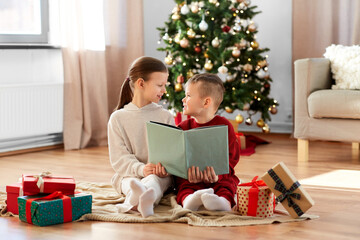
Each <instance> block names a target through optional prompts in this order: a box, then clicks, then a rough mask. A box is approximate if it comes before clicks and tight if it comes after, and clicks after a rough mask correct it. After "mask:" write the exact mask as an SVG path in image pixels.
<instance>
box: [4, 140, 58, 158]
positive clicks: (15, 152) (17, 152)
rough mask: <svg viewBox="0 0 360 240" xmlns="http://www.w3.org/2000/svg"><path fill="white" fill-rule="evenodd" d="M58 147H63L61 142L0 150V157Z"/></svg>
mask: <svg viewBox="0 0 360 240" xmlns="http://www.w3.org/2000/svg"><path fill="white" fill-rule="evenodd" d="M60 148H64V144H62V143H61V144H56V145H52V146H44V147H36V148H27V149H21V150H15V151H9V152H0V157H6V156H12V155H17V154H23V153H31V152H40V151H45V150H53V149H60Z"/></svg>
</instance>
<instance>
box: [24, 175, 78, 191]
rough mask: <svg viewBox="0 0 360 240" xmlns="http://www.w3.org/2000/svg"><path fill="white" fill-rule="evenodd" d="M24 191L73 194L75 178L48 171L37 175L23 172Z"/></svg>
mask: <svg viewBox="0 0 360 240" xmlns="http://www.w3.org/2000/svg"><path fill="white" fill-rule="evenodd" d="M22 183H23V188H24V191H26V192H32V193H53V192H55V191H61V192H63V193H64V194H67V195H69V194H74V190H75V180H74V178H73V177H72V176H52V175H51V173H49V172H44V173H41V174H39V175H34V174H23V176H22Z"/></svg>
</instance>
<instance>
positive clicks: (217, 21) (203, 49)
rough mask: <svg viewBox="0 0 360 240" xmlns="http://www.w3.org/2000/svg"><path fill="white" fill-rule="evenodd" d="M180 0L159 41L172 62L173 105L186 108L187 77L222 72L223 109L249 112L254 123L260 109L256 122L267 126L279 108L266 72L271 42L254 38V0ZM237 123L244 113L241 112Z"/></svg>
mask: <svg viewBox="0 0 360 240" xmlns="http://www.w3.org/2000/svg"><path fill="white" fill-rule="evenodd" d="M175 4H176V6H175V7H174V9H173V11H172V14H170V16H169V20H168V21H167V22H165V27H164V28H158V30H159V31H160V41H159V43H161V41H163V42H164V43H165V45H166V46H165V47H162V48H158V50H159V51H166V57H165V60H164V61H165V63H166V64H168V65H169V83H170V84H169V85H168V86H167V94H166V97H165V99H166V101H167V102H168V103H169V108H171V109H174V110H176V111H178V112H181V111H182V102H181V99H182V98H183V97H184V96H185V93H184V89H183V86H184V83H186V81H187V79H189V78H190V77H192V76H193V75H194V74H197V73H203V72H210V73H216V74H218V75H219V76H220V77H221V79H222V80H223V82H224V87H225V89H226V92H225V94H224V100H223V102H222V104H221V106H220V108H219V109H220V111H224V110H225V111H226V112H228V113H232V112H233V111H234V110H240V111H243V112H245V113H247V118H246V120H245V123H246V124H247V125H252V122H253V119H252V116H253V115H255V114H256V113H257V112H260V113H261V118H260V119H258V120H257V122H256V124H257V126H258V127H260V128H262V130H263V132H269V131H270V130H269V126H268V124H267V123H266V122H267V121H270V120H271V118H270V114H269V112H270V113H272V114H275V113H276V112H277V108H276V107H277V106H278V103H277V101H276V100H274V99H272V98H270V97H269V93H270V83H271V82H272V79H271V77H270V75H269V74H268V62H267V55H265V56H264V53H265V52H267V51H269V49H268V48H261V47H260V45H259V43H258V42H257V41H256V33H257V32H258V30H257V25H256V24H255V23H254V22H253V21H252V18H253V17H254V16H255V15H256V14H259V13H260V12H259V11H256V6H251V4H250V0H222V1H220V0H219V1H218V0H208V1H207V0H205V1H196V0H186V1H184V0H175ZM235 120H236V121H237V122H238V123H242V122H243V121H244V117H243V116H242V115H241V114H238V115H237V116H236V118H235Z"/></svg>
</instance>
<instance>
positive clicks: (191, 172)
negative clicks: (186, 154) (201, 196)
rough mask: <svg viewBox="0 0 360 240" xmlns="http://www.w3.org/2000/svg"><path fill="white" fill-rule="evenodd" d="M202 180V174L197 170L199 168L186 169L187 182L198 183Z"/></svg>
mask: <svg viewBox="0 0 360 240" xmlns="http://www.w3.org/2000/svg"><path fill="white" fill-rule="evenodd" d="M203 179H204V176H203V173H202V172H201V171H200V170H199V167H194V166H192V167H189V169H188V181H189V182H191V183H199V182H202V181H203Z"/></svg>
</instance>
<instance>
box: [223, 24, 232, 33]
mask: <svg viewBox="0 0 360 240" xmlns="http://www.w3.org/2000/svg"><path fill="white" fill-rule="evenodd" d="M230 29H231V28H230V27H229V26H228V25H226V26H224V27H223V28H222V29H221V30H222V31H223V32H225V33H227V32H229V31H230Z"/></svg>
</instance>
